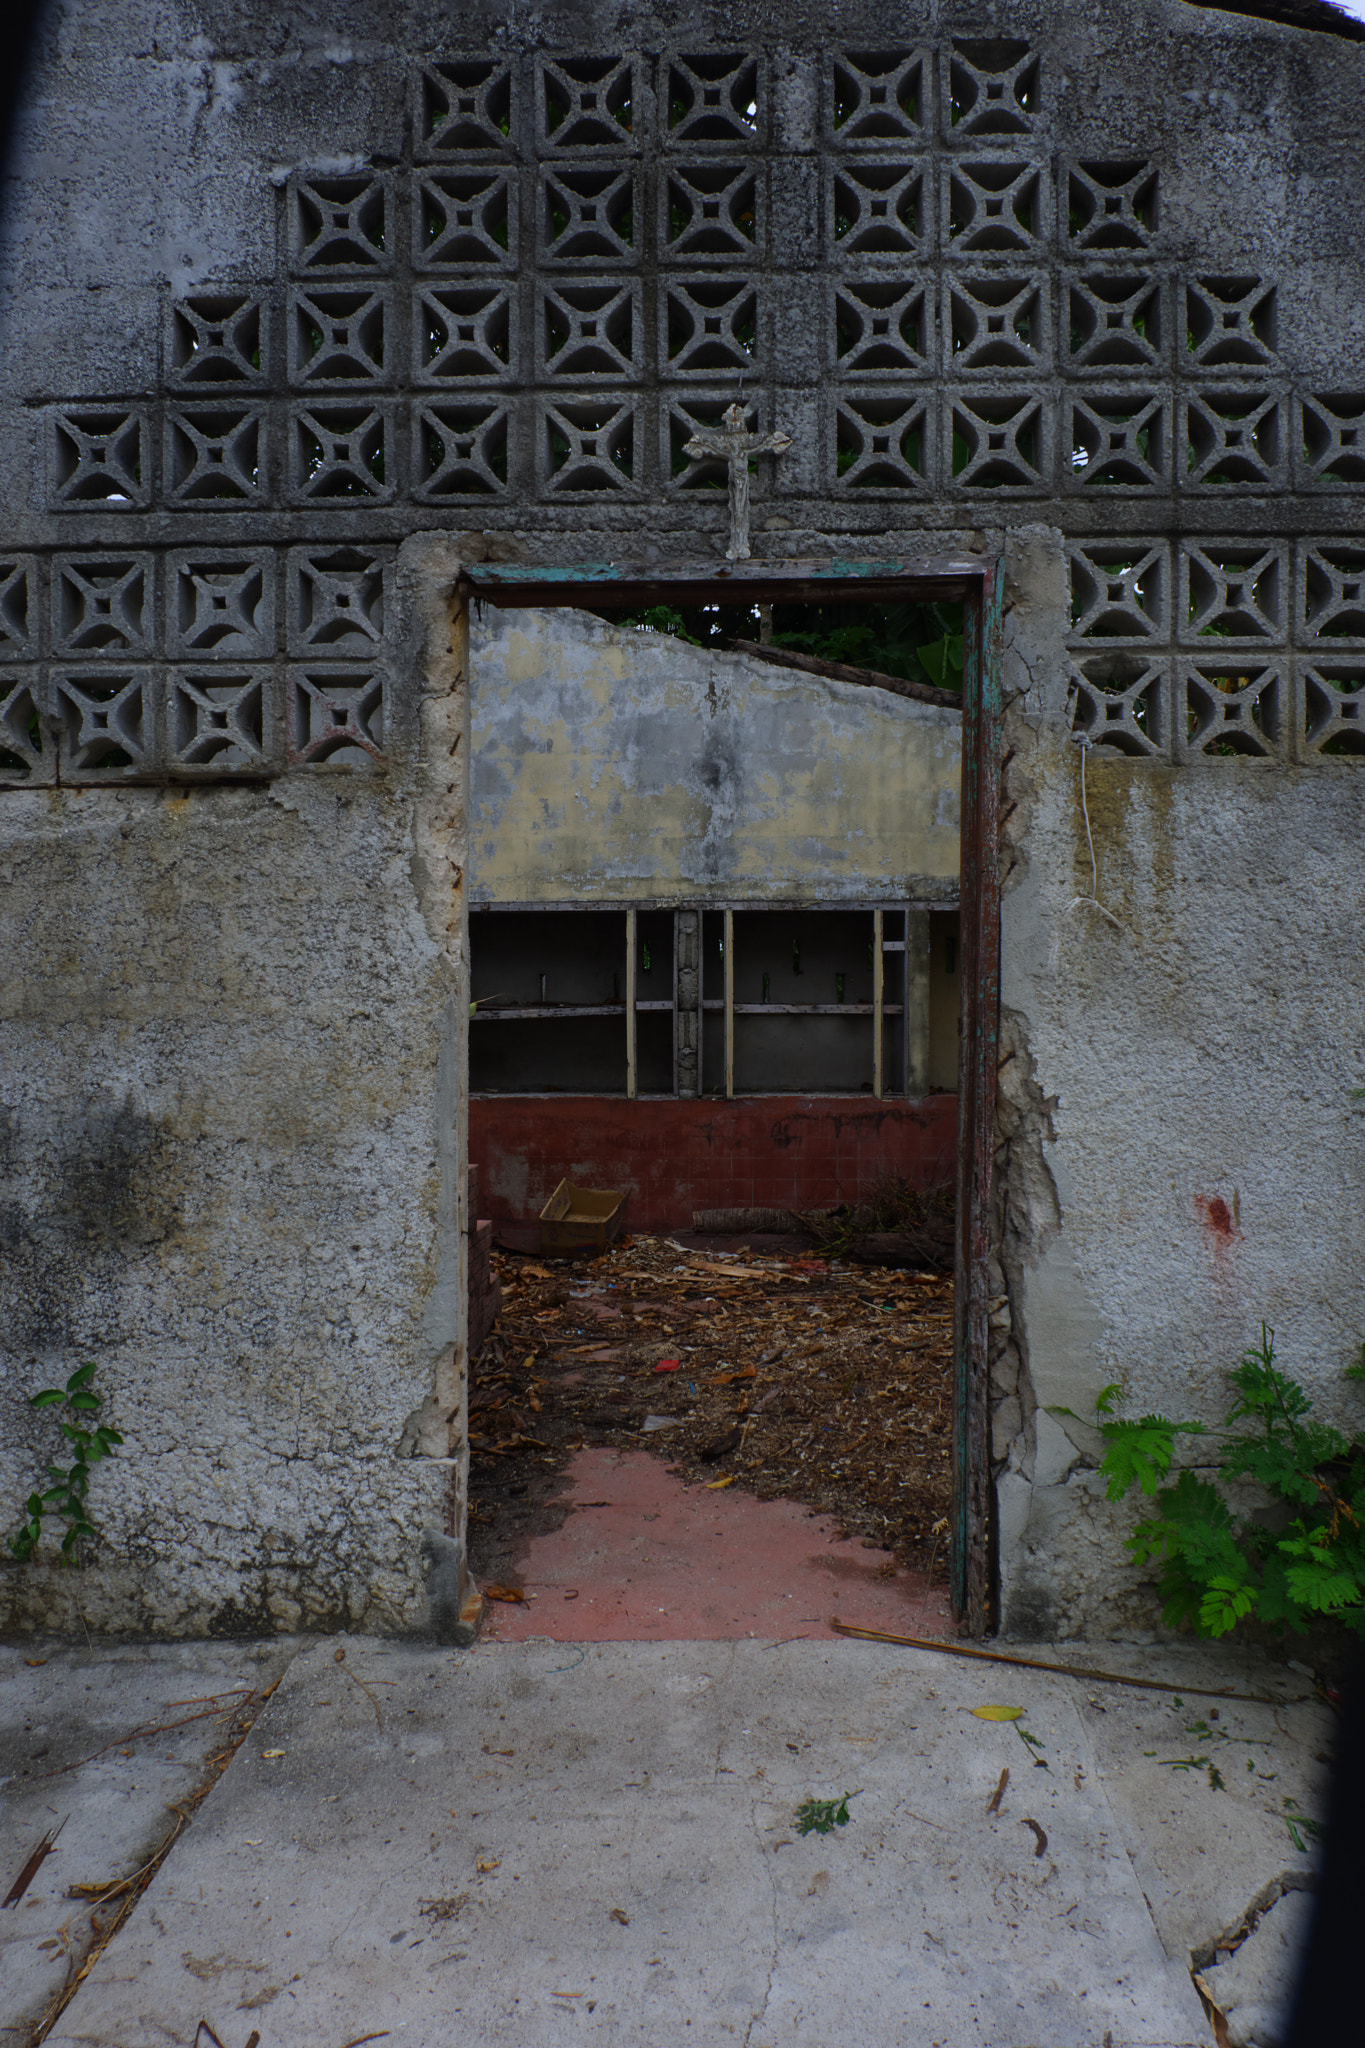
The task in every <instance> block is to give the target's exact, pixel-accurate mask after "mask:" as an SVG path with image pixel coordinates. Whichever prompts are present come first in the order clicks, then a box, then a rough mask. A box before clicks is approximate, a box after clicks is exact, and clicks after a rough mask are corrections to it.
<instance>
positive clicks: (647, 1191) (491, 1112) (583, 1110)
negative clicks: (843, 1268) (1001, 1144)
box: [469, 1095, 957, 1230]
mask: <svg viewBox="0 0 1365 2048" xmlns="http://www.w3.org/2000/svg"><path fill="white" fill-rule="evenodd" d="M956 1151H957V1097H956V1095H928V1096H925V1097H923V1098H922V1100H920V1101H918V1102H877V1103H873V1102H867V1101H861V1102H859V1101H855V1100H850V1099H849V1098H848V1097H840V1098H831V1097H829V1096H823V1097H822V1096H818V1095H766V1096H759V1097H750V1098H749V1099H747V1100H738V1101H735V1102H717V1101H715V1100H711V1099H704V1100H701V1101H694V1102H682V1101H663V1102H660V1101H652V1102H627V1101H624V1100H622V1099H620V1098H612V1097H610V1096H600V1095H575V1096H544V1095H536V1096H483V1097H475V1098H474V1100H473V1101H472V1102H471V1103H470V1109H469V1156H470V1159H471V1161H474V1162H476V1163H477V1165H478V1167H479V1188H480V1195H479V1206H480V1208H481V1209H482V1210H483V1212H484V1214H485V1215H486V1216H491V1217H492V1218H493V1219H494V1221H495V1222H499V1223H525V1222H530V1221H531V1220H532V1219H533V1218H534V1217H535V1216H537V1215H539V1213H540V1210H541V1208H542V1207H543V1205H544V1203H545V1202H546V1201H547V1200H548V1199H549V1197H550V1195H551V1194H552V1193H553V1192H554V1189H555V1187H556V1186H557V1185H558V1183H559V1182H560V1181H561V1180H563V1179H565V1178H567V1179H569V1180H571V1181H576V1182H578V1183H579V1184H580V1185H581V1186H586V1187H598V1188H626V1189H628V1190H629V1193H630V1200H629V1203H628V1205H627V1208H626V1223H627V1225H628V1226H629V1227H630V1228H633V1229H636V1230H685V1229H687V1228H688V1227H689V1226H690V1224H691V1221H692V1211H693V1210H694V1209H747V1208H764V1209H767V1208H796V1209H814V1208H829V1207H832V1206H833V1205H834V1204H836V1203H838V1202H842V1201H846V1200H851V1199H853V1197H854V1196H856V1195H857V1193H858V1191H859V1189H860V1188H862V1187H864V1186H865V1185H866V1184H867V1183H868V1182H869V1181H871V1180H874V1179H875V1178H876V1177H877V1176H878V1175H879V1174H882V1173H901V1174H904V1175H905V1176H906V1177H907V1179H909V1180H912V1181H914V1182H916V1183H917V1184H918V1185H920V1186H924V1187H928V1186H932V1185H934V1184H935V1183H938V1182H942V1181H946V1180H951V1179H952V1178H953V1173H954V1160H955V1157H956Z"/></svg>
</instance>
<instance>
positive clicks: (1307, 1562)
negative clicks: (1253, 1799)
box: [1054, 1323, 1365, 1636]
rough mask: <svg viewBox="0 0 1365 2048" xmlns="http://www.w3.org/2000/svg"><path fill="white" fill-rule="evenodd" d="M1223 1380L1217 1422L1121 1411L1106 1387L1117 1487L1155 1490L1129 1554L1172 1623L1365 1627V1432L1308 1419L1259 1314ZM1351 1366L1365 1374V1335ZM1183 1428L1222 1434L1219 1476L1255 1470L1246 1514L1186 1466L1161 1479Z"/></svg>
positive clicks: (1247, 1475)
mask: <svg viewBox="0 0 1365 2048" xmlns="http://www.w3.org/2000/svg"><path fill="white" fill-rule="evenodd" d="M1228 1377H1229V1380H1230V1383H1231V1386H1232V1388H1233V1391H1234V1395H1235V1399H1234V1401H1233V1404H1232V1407H1231V1408H1230V1409H1229V1411H1228V1415H1227V1419H1226V1421H1225V1423H1224V1425H1223V1427H1222V1428H1221V1429H1217V1430H1209V1429H1207V1428H1206V1427H1205V1425H1204V1424H1203V1423H1200V1422H1171V1421H1169V1420H1168V1419H1167V1418H1166V1417H1165V1416H1162V1415H1143V1416H1141V1417H1139V1418H1138V1419H1137V1420H1135V1421H1124V1420H1122V1419H1116V1418H1115V1416H1114V1409H1115V1407H1116V1406H1117V1403H1118V1398H1119V1395H1120V1393H1121V1389H1120V1388H1119V1387H1118V1386H1111V1387H1106V1388H1105V1390H1104V1392H1103V1394H1101V1396H1100V1398H1099V1401H1098V1402H1097V1404H1096V1409H1097V1415H1098V1426H1099V1430H1100V1434H1101V1436H1102V1437H1103V1438H1104V1441H1105V1451H1104V1456H1103V1458H1102V1459H1101V1460H1100V1471H1101V1473H1102V1474H1103V1476H1104V1477H1105V1479H1106V1480H1107V1481H1108V1491H1109V1498H1110V1499H1111V1500H1121V1499H1122V1498H1123V1496H1124V1495H1125V1494H1127V1493H1128V1492H1130V1491H1131V1489H1132V1488H1133V1487H1134V1486H1135V1485H1136V1486H1137V1487H1139V1488H1140V1489H1141V1491H1142V1493H1143V1494H1145V1495H1146V1496H1147V1498H1148V1499H1154V1501H1155V1507H1156V1512H1155V1513H1154V1514H1152V1515H1150V1516H1148V1517H1147V1519H1145V1520H1144V1521H1141V1522H1139V1523H1138V1525H1137V1528H1136V1529H1135V1530H1134V1532H1133V1534H1132V1535H1131V1536H1130V1537H1129V1539H1128V1549H1129V1551H1130V1553H1131V1555H1132V1558H1133V1561H1134V1563H1136V1564H1138V1565H1146V1564H1156V1565H1158V1566H1159V1572H1158V1580H1157V1583H1158V1588H1159V1590H1160V1593H1161V1598H1162V1611H1163V1614H1164V1617H1165V1619H1166V1621H1167V1622H1168V1623H1170V1624H1171V1625H1173V1626H1175V1625H1180V1624H1184V1623H1189V1624H1190V1625H1192V1626H1193V1628H1194V1629H1195V1631H1196V1633H1197V1634H1199V1635H1205V1636H1223V1635H1227V1634H1228V1632H1229V1631H1230V1630H1231V1629H1234V1628H1235V1627H1236V1626H1237V1625H1238V1623H1239V1622H1243V1621H1247V1620H1255V1621H1259V1622H1264V1623H1266V1624H1268V1625H1270V1626H1271V1627H1285V1628H1291V1629H1296V1630H1300V1631H1301V1630H1303V1629H1305V1628H1306V1627H1307V1626H1308V1625H1309V1624H1310V1622H1312V1621H1313V1620H1315V1619H1319V1618H1326V1619H1328V1620H1330V1621H1333V1622H1335V1623H1338V1624H1339V1625H1340V1626H1341V1627H1343V1628H1346V1629H1348V1630H1350V1631H1351V1632H1352V1633H1353V1634H1356V1635H1365V1527H1363V1526H1362V1524H1363V1522H1365V1440H1363V1439H1362V1438H1361V1437H1360V1436H1359V1435H1354V1436H1352V1437H1350V1438H1349V1439H1348V1438H1347V1437H1344V1436H1343V1435H1342V1434H1341V1432H1340V1431H1339V1430H1336V1429H1333V1428H1332V1427H1331V1425H1330V1424H1328V1423H1325V1422H1317V1421H1315V1420H1314V1419H1313V1417H1312V1413H1311V1410H1312V1403H1311V1401H1310V1400H1309V1397H1308V1395H1307V1394H1305V1392H1304V1391H1303V1388H1302V1387H1300V1386H1299V1385H1298V1384H1297V1382H1296V1381H1294V1380H1292V1379H1290V1378H1289V1376H1288V1375H1287V1374H1286V1373H1283V1372H1281V1370H1280V1368H1279V1367H1278V1366H1277V1365H1276V1363H1275V1341H1274V1333H1273V1331H1271V1330H1269V1329H1267V1328H1266V1326H1265V1324H1264V1323H1263V1324H1262V1325H1261V1341H1260V1343H1259V1345H1256V1346H1254V1347H1253V1348H1252V1349H1251V1350H1249V1351H1247V1352H1245V1353H1244V1354H1243V1356H1242V1359H1241V1362H1240V1363H1239V1364H1238V1365H1237V1366H1236V1367H1235V1368H1234V1369H1233V1371H1232V1372H1231V1373H1230V1374H1229V1376H1228ZM1348 1377H1350V1378H1352V1379H1361V1378H1365V1346H1363V1347H1362V1357H1361V1363H1360V1365H1358V1366H1351V1367H1349V1368H1348ZM1054 1412H1056V1413H1059V1414H1066V1413H1069V1411H1068V1410H1065V1409H1059V1410H1056V1411H1054ZM1239 1423H1245V1424H1249V1425H1250V1427H1248V1428H1245V1429H1239V1428H1237V1427H1236V1426H1235V1425H1237V1424H1239ZM1178 1436H1214V1437H1217V1438H1218V1439H1219V1444H1218V1450H1217V1454H1216V1457H1215V1458H1214V1459H1213V1460H1212V1461H1210V1462H1211V1463H1212V1464H1213V1466H1214V1469H1215V1470H1216V1473H1217V1477H1218V1480H1221V1481H1223V1482H1226V1481H1230V1480H1231V1481H1236V1480H1242V1481H1250V1482H1252V1483H1253V1484H1254V1485H1256V1486H1258V1487H1260V1488H1261V1489H1262V1490H1263V1492H1264V1493H1265V1494H1266V1495H1268V1496H1269V1503H1268V1505H1262V1506H1261V1507H1260V1508H1259V1509H1258V1510H1256V1511H1253V1512H1251V1513H1245V1514H1244V1513H1241V1512H1240V1511H1239V1510H1238V1509H1237V1507H1235V1506H1234V1505H1233V1503H1232V1502H1230V1501H1229V1499H1228V1498H1227V1496H1226V1495H1225V1493H1224V1492H1222V1491H1221V1490H1220V1487H1219V1485H1218V1483H1217V1482H1216V1481H1215V1480H1213V1479H1209V1478H1203V1477H1201V1476H1200V1475H1199V1474H1198V1473H1197V1472H1196V1471H1194V1470H1193V1469H1192V1468H1190V1467H1188V1466H1187V1467H1185V1468H1184V1469H1183V1470H1182V1471H1181V1472H1180V1473H1179V1474H1178V1475H1177V1477H1176V1478H1175V1480H1174V1482H1173V1483H1172V1484H1169V1485H1165V1484H1163V1483H1162V1482H1163V1481H1165V1480H1166V1479H1167V1477H1168V1475H1169V1473H1170V1470H1171V1464H1172V1461H1173V1459H1174V1456H1175V1443H1176V1438H1177V1437H1178Z"/></svg>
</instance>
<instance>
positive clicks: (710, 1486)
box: [706, 1472, 735, 1493]
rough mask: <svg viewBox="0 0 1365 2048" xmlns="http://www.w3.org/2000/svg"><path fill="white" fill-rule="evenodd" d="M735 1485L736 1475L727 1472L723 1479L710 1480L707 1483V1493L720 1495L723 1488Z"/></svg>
mask: <svg viewBox="0 0 1365 2048" xmlns="http://www.w3.org/2000/svg"><path fill="white" fill-rule="evenodd" d="M734 1483H735V1475H734V1473H733V1472H727V1473H726V1474H725V1476H724V1477H723V1478H721V1479H708V1480H707V1482H706V1491H707V1492H708V1493H719V1492H720V1490H721V1488H722V1487H723V1486H733V1485H734Z"/></svg>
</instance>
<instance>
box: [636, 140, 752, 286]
mask: <svg viewBox="0 0 1365 2048" xmlns="http://www.w3.org/2000/svg"><path fill="white" fill-rule="evenodd" d="M766 200H767V178H766V173H765V171H764V169H763V166H762V165H756V164H752V163H747V164H735V163H722V162H710V163H698V164H682V163H670V164H667V165H665V166H664V167H663V169H662V171H661V173H660V177H659V253H660V255H661V256H662V257H663V259H664V260H665V262H679V261H684V260H685V261H688V262H692V263H696V262H698V261H701V262H703V263H742V262H747V261H750V260H752V258H753V257H754V256H755V255H756V254H758V253H759V252H761V251H762V249H763V246H764V230H765V215H766Z"/></svg>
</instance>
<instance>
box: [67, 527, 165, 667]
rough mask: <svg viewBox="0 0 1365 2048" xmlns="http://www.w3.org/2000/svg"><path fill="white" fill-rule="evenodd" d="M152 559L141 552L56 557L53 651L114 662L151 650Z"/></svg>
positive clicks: (153, 631) (153, 628)
mask: <svg viewBox="0 0 1365 2048" xmlns="http://www.w3.org/2000/svg"><path fill="white" fill-rule="evenodd" d="M155 559H156V558H155V557H154V556H153V555H150V554H142V553H139V554H132V553H130V554H118V553H113V552H110V553H100V554H94V553H91V554H79V555H55V556H54V557H53V561H52V648H53V652H54V654H56V655H57V656H58V658H59V659H60V658H63V657H65V658H67V659H70V658H72V657H75V658H76V659H78V660H80V659H88V658H89V657H90V656H91V655H100V656H108V657H109V658H111V659H113V660H117V661H127V660H129V659H130V657H138V656H143V655H148V654H151V653H152V652H153V651H154V649H155V646H156V610H155V588H154V576H155Z"/></svg>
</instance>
